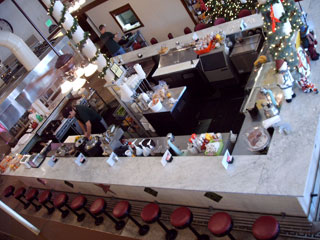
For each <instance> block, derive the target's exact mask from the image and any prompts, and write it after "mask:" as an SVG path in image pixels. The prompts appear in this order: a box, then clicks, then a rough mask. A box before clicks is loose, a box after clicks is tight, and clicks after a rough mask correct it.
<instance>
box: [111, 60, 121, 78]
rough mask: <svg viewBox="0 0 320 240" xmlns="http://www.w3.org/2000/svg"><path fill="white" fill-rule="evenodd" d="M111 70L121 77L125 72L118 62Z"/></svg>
mask: <svg viewBox="0 0 320 240" xmlns="http://www.w3.org/2000/svg"><path fill="white" fill-rule="evenodd" d="M111 71H112V72H113V73H114V75H116V76H117V78H120V77H121V75H122V74H123V70H122V69H121V68H120V66H119V65H118V64H115V63H114V64H113V65H112V66H111Z"/></svg>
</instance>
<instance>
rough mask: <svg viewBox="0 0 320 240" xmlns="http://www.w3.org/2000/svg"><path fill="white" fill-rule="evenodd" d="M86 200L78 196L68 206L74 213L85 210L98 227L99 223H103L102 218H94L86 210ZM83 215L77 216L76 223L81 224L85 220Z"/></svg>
mask: <svg viewBox="0 0 320 240" xmlns="http://www.w3.org/2000/svg"><path fill="white" fill-rule="evenodd" d="M86 203H87V199H86V197H84V196H82V195H79V196H77V197H76V198H75V199H73V201H72V202H71V204H70V207H71V209H72V210H73V211H74V212H76V211H79V210H81V209H83V210H85V211H86V212H87V213H88V214H89V215H90V216H91V217H93V218H94V219H95V224H96V225H97V226H98V225H100V224H101V223H103V217H96V216H95V215H94V214H92V213H91V212H90V211H89V210H88V209H87V208H86ZM85 216H86V215H85V214H84V213H82V214H79V215H78V222H81V221H82V220H83V219H84V218H85Z"/></svg>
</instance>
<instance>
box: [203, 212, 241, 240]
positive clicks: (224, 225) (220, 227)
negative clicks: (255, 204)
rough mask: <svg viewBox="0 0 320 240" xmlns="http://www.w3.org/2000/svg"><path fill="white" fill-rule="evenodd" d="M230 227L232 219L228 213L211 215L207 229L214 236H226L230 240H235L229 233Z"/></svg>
mask: <svg viewBox="0 0 320 240" xmlns="http://www.w3.org/2000/svg"><path fill="white" fill-rule="evenodd" d="M232 227H233V222H232V218H231V216H230V215H229V214H228V213H225V212H218V213H215V214H213V215H212V216H211V218H210V220H209V223H208V229H209V231H210V232H211V233H212V234H213V235H214V236H216V237H224V236H228V237H229V238H230V239H231V240H235V238H234V237H233V236H232V235H231V233H230V232H231V230H232Z"/></svg>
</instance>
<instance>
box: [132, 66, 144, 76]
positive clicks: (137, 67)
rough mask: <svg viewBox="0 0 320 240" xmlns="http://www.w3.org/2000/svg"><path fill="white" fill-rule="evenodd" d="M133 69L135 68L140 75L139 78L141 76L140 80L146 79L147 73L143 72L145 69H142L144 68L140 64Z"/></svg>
mask: <svg viewBox="0 0 320 240" xmlns="http://www.w3.org/2000/svg"><path fill="white" fill-rule="evenodd" d="M133 68H134V70H135V71H136V73H138V76H139V78H140V79H144V78H146V73H145V72H144V71H143V69H142V67H141V65H140V64H138V63H137V64H135V65H134V66H133Z"/></svg>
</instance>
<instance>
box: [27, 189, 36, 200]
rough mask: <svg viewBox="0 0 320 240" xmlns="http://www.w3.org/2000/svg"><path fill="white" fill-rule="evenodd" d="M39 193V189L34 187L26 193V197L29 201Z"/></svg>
mask: <svg viewBox="0 0 320 240" xmlns="http://www.w3.org/2000/svg"><path fill="white" fill-rule="evenodd" d="M37 195H38V190H37V189H34V188H33V189H31V190H29V191H28V193H27V195H26V199H27V201H32V200H33V199H34V198H35V197H37Z"/></svg>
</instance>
